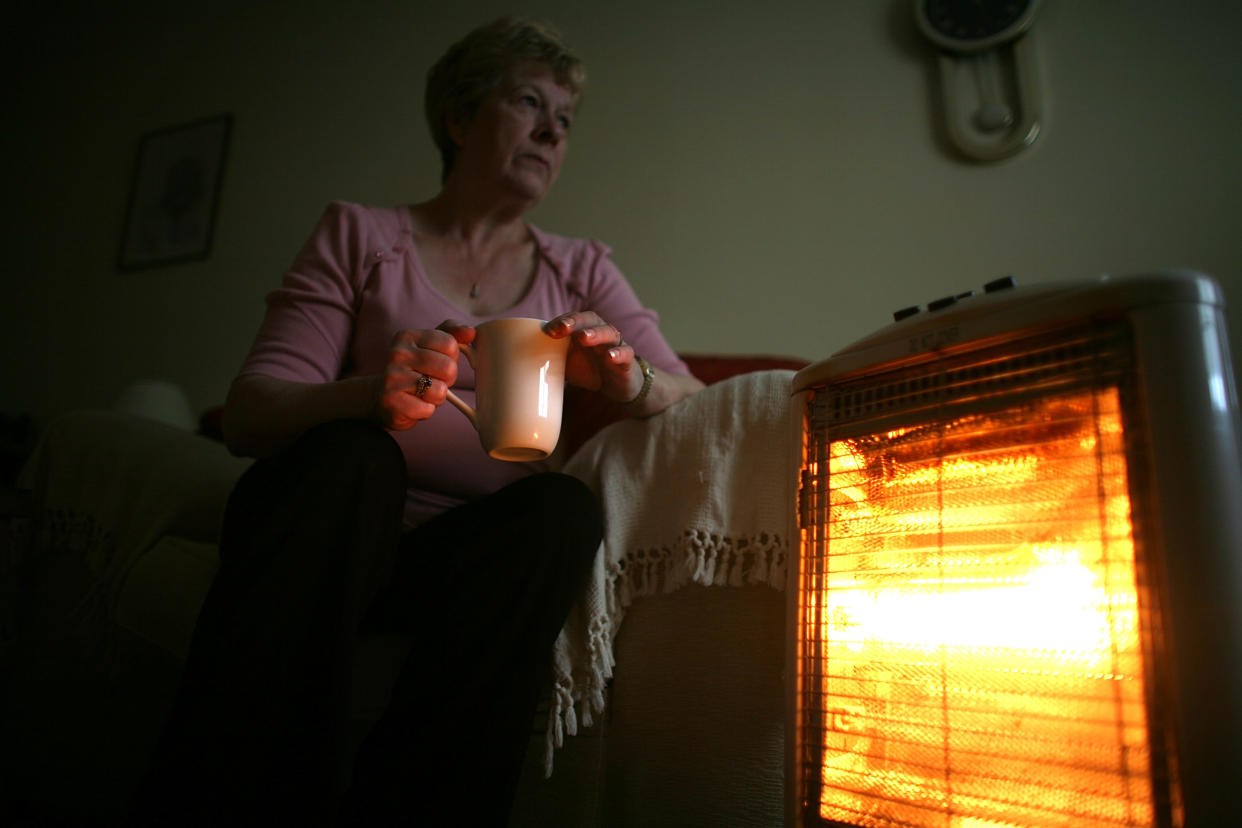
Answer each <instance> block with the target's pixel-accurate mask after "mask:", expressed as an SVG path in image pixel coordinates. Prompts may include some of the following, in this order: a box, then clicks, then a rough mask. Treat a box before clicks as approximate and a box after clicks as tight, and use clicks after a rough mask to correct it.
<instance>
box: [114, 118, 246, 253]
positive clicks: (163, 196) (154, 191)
mask: <svg viewBox="0 0 1242 828" xmlns="http://www.w3.org/2000/svg"><path fill="white" fill-rule="evenodd" d="M232 124H233V118H232V116H231V115H215V116H213V117H210V118H204V119H202V120H199V121H193V122H191V123H187V124H182V125H180V126H175V127H169V128H167V129H160V130H155V131H153V132H148V133H147V134H145V135H143V136H142V139H141V140H140V142H139V144H138V158H137V162H136V163H135V165H134V178H133V183H132V184H131V185H130V192H129V206H128V208H127V209H126V212H125V231H124V235H123V237H122V239H121V253H120V259H119V265H120V268H121V270H137V269H139V268H144V267H155V266H158V265H167V264H173V263H175V262H188V261H194V260H196V259H205V258H207V256H208V254H209V253H210V252H211V236H212V231H213V230H214V229H215V222H216V206H217V202H218V201H219V199H220V184H221V182H222V181H223V179H224V161H225V155H226V153H227V150H228V142H229V131H230V129H231V127H232Z"/></svg>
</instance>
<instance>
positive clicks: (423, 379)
mask: <svg viewBox="0 0 1242 828" xmlns="http://www.w3.org/2000/svg"><path fill="white" fill-rule="evenodd" d="M430 387H431V377H429V376H427V375H426V374H423V375H422V376H420V377H419V378H418V381H417V382H415V383H414V396H416V397H418V398H419V399H420V400H421V399H422V398H423V394H426V393H427V389H428V388H430Z"/></svg>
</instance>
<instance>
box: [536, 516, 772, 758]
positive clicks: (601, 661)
mask: <svg viewBox="0 0 1242 828" xmlns="http://www.w3.org/2000/svg"><path fill="white" fill-rule="evenodd" d="M788 548H789V547H788V543H787V541H786V539H785V538H784V537H782V536H780V535H777V534H775V533H771V532H761V533H759V534H757V535H755V536H753V537H744V538H731V537H726V536H723V535H719V534H716V533H713V532H709V531H706V530H701V529H687V530H686V531H685V532H684V533H683V534H682V536H681V537H680V538H679V539H678V540H677V541H676V543H674V544H672V545H671V546H666V547H660V548H656V549H636V550H634V551H632V552H630V553H628V554H626V555H625V556H624V557H623V558H622V559H621V560H619V561H617V562H616V563H614V564H612V565H611V566H610V567H609V568H608V570H607V572H606V585H607V588H606V589H605V591H604V595H605V599H606V607H605V612H604V613H602V614H599V615H597V616H595V617H593V618H590V619H588V625H587V629H588V634H587V641H586V650H587V658H586V664H587V670H586V674H585V675H580V676H575V675H574V674H573V670H572V668H571V665H570V663H569V660H568V659H561V658H558V659H557V661H556V664H555V668H556V681H555V684H554V687H553V695H552V700H551V705H550V709H549V713H548V718H549V721H548V729H547V738H546V740H545V753H544V763H543V765H544V775H545V776H547V777H550V776H551V775H552V768H553V755H554V753H555V752H556V749H557V748H559V747H561V746H562V745H563V744H564V737H565V735H566V734H568V735H570V736H573V735H575V734H576V733H577V729H578V724H579V723H581V724H582V726H583V727H591V726H592V725H593V724H594V722H595V718H596V716H600V715H602V714H603V713H604V709H605V707H606V706H607V688H608V682H609V681H610V680H611V679H612V674H613V667H615V666H616V665H615V661H614V656H613V646H612V645H613V642H612V637H611V634H610V631H611V630H615V629H618V628H619V627H620V625H621V621H622V619H623V618H624V616H625V611H626V610H627V609H628V608H629V606H630V604H631V603H633V601H634V599H635V598H641V597H644V596H648V595H659V594H667V593H670V592H675V591H676V590H678V589H681V588H682V587H684V586H686V585H688V584H691V583H694V584H701V585H702V586H745V585H748V584H750V585H754V584H759V585H765V586H768V587H771V588H772V589H776V590H784V588H785V571H786V560H787V557H788ZM562 635H564V633H563V632H562ZM562 649H563V648H558V651H560V650H562Z"/></svg>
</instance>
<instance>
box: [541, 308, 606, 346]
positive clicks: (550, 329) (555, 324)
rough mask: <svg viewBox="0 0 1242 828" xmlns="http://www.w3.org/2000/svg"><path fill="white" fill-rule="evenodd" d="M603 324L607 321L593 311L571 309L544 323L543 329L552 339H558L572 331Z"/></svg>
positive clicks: (575, 331)
mask: <svg viewBox="0 0 1242 828" xmlns="http://www.w3.org/2000/svg"><path fill="white" fill-rule="evenodd" d="M604 324H607V323H605V322H604V320H603V319H601V318H600V316H599V314H597V313H596V312H595V311H571V312H570V313H562V314H561V315H560V316H558V317H556V318H555V319H553V320H552V321H550V322H548V323H547V324H545V325H544V326H543V330H544V332H545V333H546V334H548V335H549V336H551V337H553V338H554V339H560V338H562V337H565V336H568V335H570V334H572V333H577V332H581V331H584V330H587V329H589V328H592V327H596V326H599V325H604Z"/></svg>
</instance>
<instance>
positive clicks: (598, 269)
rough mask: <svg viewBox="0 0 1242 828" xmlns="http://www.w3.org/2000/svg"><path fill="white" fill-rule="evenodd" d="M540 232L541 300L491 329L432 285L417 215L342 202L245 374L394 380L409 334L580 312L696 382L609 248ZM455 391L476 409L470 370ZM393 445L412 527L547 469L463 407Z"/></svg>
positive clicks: (297, 266)
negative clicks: (492, 453) (514, 459)
mask: <svg viewBox="0 0 1242 828" xmlns="http://www.w3.org/2000/svg"><path fill="white" fill-rule="evenodd" d="M530 232H531V235H532V236H533V237H534V239H535V242H536V244H537V245H538V249H539V253H540V257H539V266H538V269H537V271H536V274H535V280H534V283H533V285H532V286H531V289H530V290H529V291H528V292H527V294H526V296H524V297H523V298H522V299H521V301H519V302H518V303H517V304H516V305H515V306H513V307H511V308H509V309H507V310H505V311H504V312H503V313H501V314H497V315H495V316H487V317H480V316H476V315H474V314H471V313H469V312H467V311H466V310H463V309H462V308H458V307H457V306H455V305H453V304H451V303H450V302H449V301H448V300H447V299H445V298H444V297H443V296H442V295H441V294H440V293H439V292H438V291H436V289H435V288H434V287H432V285H431V283H430V282H429V281H428V280H427V277H426V274H425V273H424V271H423V269H422V265H421V263H420V262H419V258H418V252H417V250H416V249H415V246H414V238H413V235H412V232H411V221H410V213H409V209H408V208H407V207H397V208H391V209H390V208H375V207H365V206H362V205H358V204H349V203H345V202H334V203H333V204H331V205H329V206H328V208H327V210H326V211H325V212H324V214H323V216H322V218H321V219H320V220H319V223H318V225H317V226H316V228H315V231H314V232H313V233H312V234H311V237H310V239H309V240H308V241H307V242H306V244H305V246H303V248H302V250H301V252H300V253H298V255H297V257H296V258H295V260H294V262H293V265H292V266H291V267H290V269H289V270H288V271H287V272H286V273H285V275H284V279H283V281H282V283H281V286H280V288H279V289H277V290H275V291H273V292H272V293H270V294H269V295H268V297H267V314H266V316H265V317H264V319H263V324H262V325H261V327H260V328H259V333H258V335H257V336H256V338H255V342H254V345H253V347H252V348H251V351H250V354H249V356H248V357H247V358H246V361H245V363H244V364H243V366H242V369H241V373H242V374H265V375H267V376H271V377H276V378H279V379H287V380H295V381H300V382H330V381H332V380H335V379H341V378H345V377H350V376H356V375H360V374H375V373H379V372H380V371H381V370H383V367H384V364H385V359H386V356H387V353H388V347H389V345H390V343H391V342H392V337H393V334H394V333H395V332H396V331H398V330H400V329H402V328H411V329H419V328H434V327H435V326H436V325H438V324H440V323H441V322H443V321H444V320H445V319H457V320H459V321H462V322H465V323H467V324H479V323H481V322H484V321H486V320H487V319H491V318H496V316H526V317H534V318H538V319H551V318H553V317H555V316H557V315H559V314H561V313H565V312H567V311H571V310H594V311H596V312H597V313H599V315H600V316H601V317H603V318H604V319H606V320H608V322H609V323H611V324H613V325H615V326H616V327H617V328H618V329H619V330H620V331H621V332H622V334H623V336H624V337H625V341H626V342H628V343H630V344H632V345H633V346H634V349H635V351H636V352H638V353H640V354H642V355H643V356H644V357H646V358H647V359H648V360H650V362H651V363H652V364H653V365H655V366H657V367H659V368H662V369H663V370H665V371H669V372H671V373H675V374H689V373H690V372H689V369H688V368H687V367H686V366H685V364H684V363H683V362H682V361H681V360H680V359H679V358H678V357H677V355H676V354H674V353H673V351H672V349H671V348H670V347H669V345H668V343H667V342H665V340H664V337H663V336H662V335H661V334H660V331H659V327H658V321H659V320H658V317H657V316H656V314H655V312H653V311H651V310H648V309H646V308H644V307H643V306H642V305H641V304H640V303H639V301H638V298H637V297H636V296H635V295H634V291H633V290H632V289H631V288H630V286H629V284H628V283H627V282H626V281H625V277H624V276H622V275H621V271H620V270H618V269H617V267H616V265H614V264H613V262H612V260H611V259H609V257H608V254H609V249H608V247H607V246H606V245H604V244H602V243H600V242H598V241H594V240H584V239H569V238H564V237H561V236H555V235H552V234H549V233H544V232H542V231H540V230H538V229H537V228H535V227H533V226H532V227H530ZM454 390H455V391H456V392H457V393H458V394H459V395H460V396H461V397H462V398H463V399H464V400H465V401H466V402H468V403H471V404H473V403H474V372H473V371H472V370H471V368H470V365H469V364H468V363H467V362H466V361H465V359H462V360H461V363H460V365H459V373H458V382H457V384H456V385H455V386H454ZM392 436H393V438H394V439H395V440H396V441H397V443H398V444H399V445H400V446H401V450H402V452H403V453H404V455H405V461H406V468H407V470H408V474H409V488H408V490H407V493H406V510H405V519H406V523H407V524H408V525H411V526H413V525H417V524H418V523H421V522H422V521H424V520H426V519H427V518H429V517H431V516H433V515H435V514H438V513H439V512H441V511H443V510H445V509H449V508H452V507H453V506H456V505H458V504H460V503H463V502H465V501H467V500H470V499H472V498H474V497H478V496H479V495H482V494H486V493H488V492H491V491H495V490H496V489H498V488H500V487H502V486H504V485H506V484H507V483H510V482H513V481H514V480H517V479H518V478H520V477H524V476H526V475H528V474H531V473H532V472H534V471H536V470H539V469H540V468H542V467H543V466H542V465H541V464H536V463H510V462H503V461H499V460H493V459H491V458H490V457H488V456H487V455H486V454H485V453H484V452H483V449H482V447H481V446H480V445H479V440H478V437H477V436H476V434H475V433H474V430H473V428H472V427H471V426H470V424H469V422H468V421H467V420H466V418H465V417H464V416H463V415H462V414H461V412H459V411H457V410H456V409H454V408H452V406H447V405H446V406H442V407H441V408H440V410H439V411H437V412H436V414H435V415H433V416H432V417H431V418H430V419H428V420H426V421H424V422H422V423H420V424H418V425H417V426H415V427H414V428H411V429H409V430H407V431H401V432H392Z"/></svg>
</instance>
